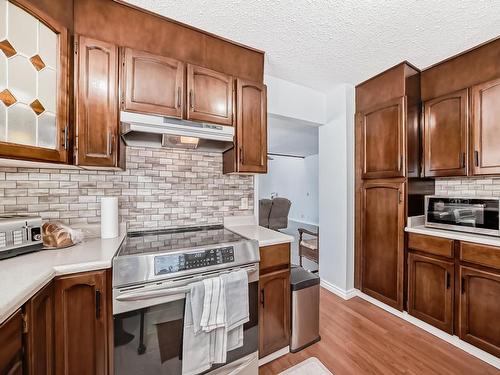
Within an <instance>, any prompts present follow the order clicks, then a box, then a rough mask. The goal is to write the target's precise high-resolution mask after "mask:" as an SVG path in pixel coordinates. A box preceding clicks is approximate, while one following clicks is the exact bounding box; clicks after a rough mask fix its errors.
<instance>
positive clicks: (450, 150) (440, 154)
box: [424, 89, 469, 177]
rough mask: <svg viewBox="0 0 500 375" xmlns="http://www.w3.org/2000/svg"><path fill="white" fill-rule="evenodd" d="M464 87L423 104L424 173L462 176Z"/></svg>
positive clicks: (464, 156)
mask: <svg viewBox="0 0 500 375" xmlns="http://www.w3.org/2000/svg"><path fill="white" fill-rule="evenodd" d="M468 116H469V114H468V93H467V89H465V90H461V91H457V92H455V93H453V94H448V95H445V96H441V97H439V98H436V99H432V100H429V101H427V102H425V103H424V160H425V176H427V177H432V176H442V177H443V176H444V177H445V176H466V175H467V159H468V156H467V155H468V154H467V148H468V147H467V142H468V137H467V133H468Z"/></svg>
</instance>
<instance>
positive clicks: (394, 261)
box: [361, 180, 405, 311]
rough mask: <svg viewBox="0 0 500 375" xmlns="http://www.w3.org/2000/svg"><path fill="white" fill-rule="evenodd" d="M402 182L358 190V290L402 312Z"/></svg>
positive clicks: (378, 183) (368, 184)
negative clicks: (359, 191)
mask: <svg viewBox="0 0 500 375" xmlns="http://www.w3.org/2000/svg"><path fill="white" fill-rule="evenodd" d="M403 197H404V183H403V182H397V181H391V180H385V181H384V180H379V181H373V182H371V181H370V182H365V183H364V184H363V186H362V190H361V200H362V203H361V205H362V207H361V209H362V214H361V217H362V220H361V233H362V234H361V259H362V270H361V290H362V291H363V292H364V293H366V294H368V295H370V296H372V297H373V298H376V299H378V300H380V301H382V302H384V303H386V304H388V305H389V306H392V307H394V308H396V309H398V310H401V311H402V310H403V269H404V222H405V219H404V215H405V211H404V199H403Z"/></svg>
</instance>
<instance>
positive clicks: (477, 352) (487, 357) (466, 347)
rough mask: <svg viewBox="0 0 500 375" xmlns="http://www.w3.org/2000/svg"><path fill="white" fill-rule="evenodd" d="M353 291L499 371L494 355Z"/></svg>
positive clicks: (357, 291)
mask: <svg viewBox="0 0 500 375" xmlns="http://www.w3.org/2000/svg"><path fill="white" fill-rule="evenodd" d="M321 283H322V284H323V281H321ZM326 289H328V288H326ZM328 290H330V289H328ZM354 291H355V292H354V293H355V295H357V296H358V297H360V298H363V299H364V300H365V301H368V302H370V303H372V304H374V305H376V306H378V307H380V308H381V309H383V310H385V311H387V312H389V313H391V314H393V315H396V316H397V317H399V318H401V319H403V320H406V321H407V322H409V323H411V324H413V325H415V326H417V327H418V328H421V329H423V330H424V331H427V332H429V333H430V334H433V335H434V336H437V337H439V338H440V339H442V340H444V341H446V342H449V343H450V344H452V345H454V346H456V347H457V348H460V349H462V350H463V351H465V352H467V353H469V354H471V355H473V356H474V357H476V358H479V359H480V360H482V361H484V362H486V363H488V364H490V365H492V366H494V367H496V368H497V369H500V358H497V357H495V356H494V355H492V354H490V353H487V352H485V351H484V350H481V349H479V348H476V347H475V346H473V345H471V344H469V343H467V342H465V341H463V340H460V338H459V337H458V336H453V335H450V334H448V333H446V332H443V331H441V330H440V329H438V328H436V327H434V326H431V325H430V324H427V323H425V322H423V321H421V320H420V319H417V318H415V317H414V316H411V315H410V314H408V313H407V312H406V311H403V312H401V311H399V310H396V309H394V308H392V307H390V306H388V305H386V304H385V303H383V302H380V301H379V300H376V299H375V298H373V297H370V296H368V295H366V294H364V293H363V292H361V291H360V290H358V289H354ZM332 293H334V294H337V293H336V292H334V291H332Z"/></svg>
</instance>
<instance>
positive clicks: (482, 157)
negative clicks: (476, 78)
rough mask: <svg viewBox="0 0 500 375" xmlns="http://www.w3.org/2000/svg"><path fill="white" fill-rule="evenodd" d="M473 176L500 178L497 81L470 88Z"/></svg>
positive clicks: (498, 93) (498, 86) (498, 81)
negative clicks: (495, 175)
mask: <svg viewBox="0 0 500 375" xmlns="http://www.w3.org/2000/svg"><path fill="white" fill-rule="evenodd" d="M471 96H472V125H471V126H472V142H471V144H472V152H473V154H472V155H473V156H472V174H473V175H488V174H500V146H499V145H500V79H496V80H494V81H489V82H486V83H482V84H480V85H476V86H473V87H472V90H471Z"/></svg>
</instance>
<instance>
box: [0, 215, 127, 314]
mask: <svg viewBox="0 0 500 375" xmlns="http://www.w3.org/2000/svg"><path fill="white" fill-rule="evenodd" d="M126 234H127V228H126V225H125V224H121V225H120V235H119V236H118V237H117V238H112V239H101V238H88V239H86V240H84V241H83V242H82V243H80V244H78V245H75V246H73V247H70V248H67V249H61V250H42V251H38V252H35V253H30V254H25V255H21V256H17V257H14V258H10V259H5V260H2V261H0V323H1V322H3V321H4V320H5V319H6V318H8V317H9V316H10V315H11V314H12V313H13V312H15V311H16V310H17V309H18V308H20V307H21V306H22V305H23V304H24V303H25V302H26V301H28V300H29V299H30V298H31V297H32V296H33V295H34V294H35V293H36V292H38V291H39V290H40V289H41V288H42V287H43V286H44V285H46V284H47V283H48V282H49V281H50V280H52V279H53V278H54V276H60V275H65V274H71V273H77V272H85V271H95V270H100V269H106V268H110V267H111V264H112V259H113V256H114V255H115V253H116V252H117V251H118V248H119V247H120V245H121V243H122V242H123V240H124V238H125V236H126Z"/></svg>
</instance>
